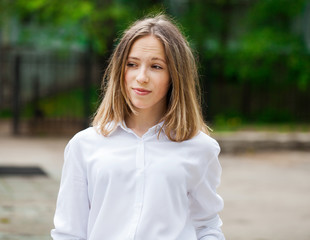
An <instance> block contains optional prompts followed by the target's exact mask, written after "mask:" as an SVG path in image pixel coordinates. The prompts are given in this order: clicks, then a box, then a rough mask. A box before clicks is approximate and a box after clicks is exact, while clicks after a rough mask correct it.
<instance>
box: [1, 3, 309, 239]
mask: <svg viewBox="0 0 310 240" xmlns="http://www.w3.org/2000/svg"><path fill="white" fill-rule="evenodd" d="M160 12H161V13H166V14H168V15H169V16H171V17H173V18H174V19H175V20H176V21H177V22H178V23H179V24H180V28H181V30H182V32H183V33H184V35H185V36H186V37H187V39H188V41H189V42H190V45H191V46H192V48H193V50H194V52H195V55H196V57H197V58H198V60H199V74H200V85H201V89H202V104H203V112H204V116H205V119H206V121H207V122H208V124H209V125H210V126H211V128H212V129H213V130H214V133H212V136H213V137H214V138H215V139H216V140H218V141H219V142H220V145H221V147H222V154H221V155H220V161H221V164H222V166H223V179H222V185H221V187H220V189H219V191H220V194H221V195H222V196H223V198H224V200H225V203H226V205H225V211H224V212H223V213H222V218H223V221H224V227H223V229H224V232H225V234H226V238H227V239H232V240H245V239H247V240H271V239H272V240H280V239H281V240H283V239H291V238H293V237H294V238H298V239H300V240H309V239H310V230H309V229H310V228H309V226H310V205H309V202H310V175H309V171H310V108H309V103H310V91H309V90H310V1H309V0H130V1H128V0H66V1H63V0H31V1H28V0H14V1H12V0H0V239H3V240H39V239H40V240H45V239H50V237H49V230H50V229H51V228H52V227H53V223H52V217H53V213H54V210H55V202H56V197H57V191H58V186H59V181H60V174H61V167H62V162H63V157H62V153H63V150H64V147H65V145H66V143H67V141H68V139H69V138H70V137H71V136H72V135H73V134H74V133H76V132H77V131H79V130H82V129H84V128H86V127H87V126H89V124H90V122H91V118H92V115H93V114H94V112H95V110H96V108H97V106H98V104H99V102H100V99H101V89H100V88H101V78H102V75H103V73H104V70H105V67H106V65H107V63H108V59H109V57H110V55H111V53H112V51H113V49H114V47H115V45H116V44H117V42H118V40H117V39H118V37H120V36H121V34H122V32H123V30H124V29H126V28H127V27H128V26H129V25H130V24H131V23H132V22H133V21H135V20H136V19H138V18H141V17H144V16H145V15H148V14H151V13H152V14H156V13H160Z"/></svg>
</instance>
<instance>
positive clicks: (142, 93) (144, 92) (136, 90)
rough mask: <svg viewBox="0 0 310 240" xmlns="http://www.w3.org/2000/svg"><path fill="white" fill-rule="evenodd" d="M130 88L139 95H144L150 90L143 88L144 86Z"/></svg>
mask: <svg viewBox="0 0 310 240" xmlns="http://www.w3.org/2000/svg"><path fill="white" fill-rule="evenodd" d="M132 90H133V91H134V92H135V93H136V94H138V95H141V96H144V95H147V94H149V93H151V91H149V90H146V89H144V88H133V89H132Z"/></svg>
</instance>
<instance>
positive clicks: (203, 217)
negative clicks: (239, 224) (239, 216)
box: [189, 155, 225, 240]
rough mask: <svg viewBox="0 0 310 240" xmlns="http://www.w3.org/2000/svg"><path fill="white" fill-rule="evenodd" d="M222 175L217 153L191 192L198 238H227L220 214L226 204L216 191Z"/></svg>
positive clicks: (214, 239) (220, 239)
mask: <svg viewBox="0 0 310 240" xmlns="http://www.w3.org/2000/svg"><path fill="white" fill-rule="evenodd" d="M220 176H221V166H220V164H219V161H218V158H217V155H216V156H215V157H213V159H211V161H210V162H209V164H208V166H207V168H206V170H205V172H204V174H203V176H202V178H201V180H200V182H199V183H198V184H197V185H196V187H195V188H194V189H193V190H192V191H191V192H190V195H189V200H190V212H191V217H192V221H193V225H194V227H195V229H196V234H197V239H198V240H225V237H224V234H223V233H222V231H221V226H222V221H221V219H220V218H219V215H218V212H220V211H221V210H222V209H223V206H224V204H223V200H222V198H221V197H220V196H219V195H217V193H216V188H217V186H218V185H219V183H220Z"/></svg>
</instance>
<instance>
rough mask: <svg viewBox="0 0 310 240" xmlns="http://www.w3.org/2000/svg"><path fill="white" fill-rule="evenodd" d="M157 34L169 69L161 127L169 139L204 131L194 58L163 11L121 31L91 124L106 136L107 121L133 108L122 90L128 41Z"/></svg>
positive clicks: (205, 127) (187, 137)
mask: <svg viewBox="0 0 310 240" xmlns="http://www.w3.org/2000/svg"><path fill="white" fill-rule="evenodd" d="M148 35H152V36H155V37H157V38H158V39H159V40H160V41H161V42H162V44H163V46H164V49H165V54H166V58H167V65H168V69H169V73H170V80H171V86H170V89H169V91H168V95H167V110H166V113H165V114H164V116H163V118H162V119H161V121H163V122H164V124H163V126H162V128H161V129H160V131H159V134H160V133H161V132H162V130H164V131H165V134H166V135H167V137H168V138H169V139H170V140H171V141H176V142H181V141H184V140H188V139H190V138H192V137H194V136H195V135H196V134H197V133H198V132H199V131H203V132H205V133H208V127H207V126H206V124H205V123H204V121H203V116H202V111H201V106H200V95H198V94H199V81H198V80H199V79H198V73H197V66H196V61H195V58H194V56H193V54H192V51H191V48H190V47H189V44H188V42H187V40H186V39H185V38H184V36H183V35H182V34H181V32H180V30H179V29H178V27H177V26H176V25H175V24H174V23H173V21H172V20H170V19H168V17H166V16H164V15H158V16H155V17H151V18H145V19H143V20H139V21H137V22H135V23H134V24H133V25H132V26H131V27H129V28H128V29H127V30H126V31H125V32H124V34H123V36H122V38H121V39H120V42H119V43H118V45H117V46H116V48H115V50H114V52H113V54H112V56H111V59H110V62H109V65H108V67H107V69H106V71H105V74H104V76H103V82H102V85H103V87H104V98H103V100H102V102H101V104H100V106H99V108H98V109H97V112H96V114H95V117H94V120H93V125H94V126H98V127H99V130H100V132H101V134H103V135H104V136H108V135H109V134H110V133H111V132H112V131H114V130H115V128H116V126H117V125H116V124H114V127H112V128H107V127H106V126H107V125H108V124H109V123H110V122H115V123H119V122H122V121H123V120H124V119H125V117H126V116H128V115H130V114H132V113H133V114H134V113H135V110H134V107H133V106H132V104H131V102H130V100H129V97H128V95H127V93H126V88H125V81H124V72H125V66H126V63H127V58H128V54H129V51H130V49H131V46H132V44H133V43H134V42H135V41H136V40H137V39H138V38H141V37H143V36H148Z"/></svg>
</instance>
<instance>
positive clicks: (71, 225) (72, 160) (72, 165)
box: [51, 140, 89, 240]
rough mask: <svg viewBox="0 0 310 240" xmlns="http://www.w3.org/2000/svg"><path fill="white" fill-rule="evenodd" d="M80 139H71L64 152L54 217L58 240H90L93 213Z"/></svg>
mask: <svg viewBox="0 0 310 240" xmlns="http://www.w3.org/2000/svg"><path fill="white" fill-rule="evenodd" d="M79 150H80V148H79V147H78V146H77V142H76V141H75V142H74V141H72V140H71V141H70V142H69V144H68V145H67V147H66V149H65V153H64V166H63V171H62V178H61V183H60V190H59V194H58V199H57V207H56V212H55V217H54V225H55V229H53V230H52V231H51V236H52V238H53V239H54V240H86V239H87V222H88V215H89V200H88V191H87V178H86V174H85V172H86V170H85V167H84V166H83V162H82V159H81V158H82V156H81V154H80V153H79Z"/></svg>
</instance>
